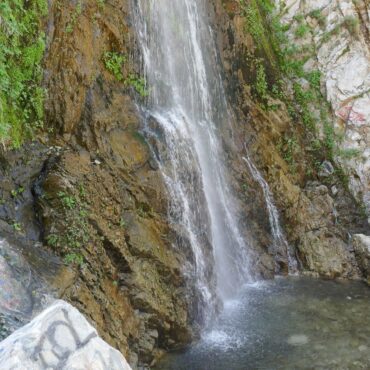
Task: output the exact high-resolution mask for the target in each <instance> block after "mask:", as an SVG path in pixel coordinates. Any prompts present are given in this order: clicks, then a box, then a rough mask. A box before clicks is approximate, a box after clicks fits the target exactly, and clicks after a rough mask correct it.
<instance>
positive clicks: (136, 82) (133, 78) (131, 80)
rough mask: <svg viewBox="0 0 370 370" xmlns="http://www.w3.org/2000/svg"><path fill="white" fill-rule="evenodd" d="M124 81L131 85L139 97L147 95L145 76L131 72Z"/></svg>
mask: <svg viewBox="0 0 370 370" xmlns="http://www.w3.org/2000/svg"><path fill="white" fill-rule="evenodd" d="M125 82H126V84H127V85H129V86H132V87H133V88H134V89H135V90H136V92H137V93H138V94H139V95H140V96H141V97H143V98H145V97H146V96H148V95H149V90H148V89H147V88H146V81H145V78H143V77H140V76H138V75H135V74H132V73H131V74H130V75H129V76H128V78H127V79H126V81H125Z"/></svg>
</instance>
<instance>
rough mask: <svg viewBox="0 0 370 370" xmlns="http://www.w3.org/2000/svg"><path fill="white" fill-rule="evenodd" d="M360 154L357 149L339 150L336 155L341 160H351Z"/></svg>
mask: <svg viewBox="0 0 370 370" xmlns="http://www.w3.org/2000/svg"><path fill="white" fill-rule="evenodd" d="M360 154H361V151H360V150H358V149H353V148H352V149H341V150H339V151H338V153H337V155H338V156H339V157H341V158H343V159H352V158H356V157H358V156H359V155H360Z"/></svg>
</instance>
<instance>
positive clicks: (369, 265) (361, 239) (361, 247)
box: [352, 234, 370, 285]
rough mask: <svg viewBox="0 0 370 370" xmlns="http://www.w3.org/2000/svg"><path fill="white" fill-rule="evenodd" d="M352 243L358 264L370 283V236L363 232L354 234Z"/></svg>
mask: <svg viewBox="0 0 370 370" xmlns="http://www.w3.org/2000/svg"><path fill="white" fill-rule="evenodd" d="M352 243H353V248H354V250H355V255H356V258H357V262H358V265H359V267H360V269H361V270H362V271H363V274H364V276H365V277H366V279H367V283H368V284H369V285H370V236H367V235H363V234H356V235H353V241H352Z"/></svg>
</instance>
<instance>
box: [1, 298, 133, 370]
mask: <svg viewBox="0 0 370 370" xmlns="http://www.w3.org/2000/svg"><path fill="white" fill-rule="evenodd" d="M0 368H1V369H2V370H10V369H12V370H44V369H60V370H62V369H65V370H66V369H68V370H72V369H73V370H83V369H94V370H131V368H130V366H129V365H128V363H127V362H126V360H125V358H124V357H123V356H122V354H121V353H120V352H118V351H117V350H116V349H114V348H112V347H111V346H109V345H108V344H107V343H106V342H104V341H103V340H102V339H101V338H100V337H99V336H98V334H97V331H96V330H95V329H94V328H93V327H92V326H91V325H90V324H89V323H88V322H87V320H86V319H85V317H84V316H83V315H82V314H81V313H80V312H79V311H78V310H77V309H76V308H74V307H73V306H71V305H70V304H68V303H67V302H65V301H62V300H57V301H55V302H54V303H53V304H52V305H51V306H50V307H49V308H47V309H46V310H45V311H43V312H42V313H41V314H39V315H38V316H37V317H35V318H34V319H33V320H32V321H31V322H30V323H29V324H27V325H26V326H24V327H22V328H20V329H18V330H17V331H15V332H14V333H13V334H12V335H10V336H9V337H8V338H6V339H5V340H4V341H3V342H1V343H0Z"/></svg>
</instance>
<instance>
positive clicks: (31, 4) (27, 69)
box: [0, 0, 48, 147]
mask: <svg viewBox="0 0 370 370" xmlns="http://www.w3.org/2000/svg"><path fill="white" fill-rule="evenodd" d="M47 11H48V9H47V0H33V1H26V0H2V1H1V3H0V45H1V48H0V143H1V144H2V145H3V147H6V146H12V147H19V146H20V145H21V144H22V142H23V141H24V140H25V139H28V138H32V136H33V134H34V132H35V130H36V129H37V128H39V127H41V126H42V125H43V118H44V109H43V101H44V95H45V93H44V90H43V89H42V88H41V80H42V68H41V60H42V57H43V54H44V50H45V35H44V33H43V32H42V31H41V20H42V17H43V16H45V15H46V14H47Z"/></svg>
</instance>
